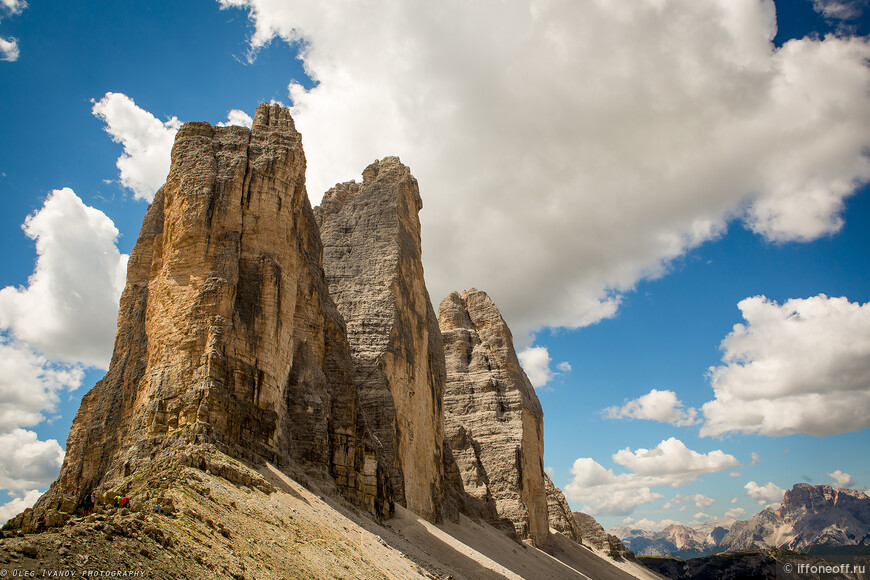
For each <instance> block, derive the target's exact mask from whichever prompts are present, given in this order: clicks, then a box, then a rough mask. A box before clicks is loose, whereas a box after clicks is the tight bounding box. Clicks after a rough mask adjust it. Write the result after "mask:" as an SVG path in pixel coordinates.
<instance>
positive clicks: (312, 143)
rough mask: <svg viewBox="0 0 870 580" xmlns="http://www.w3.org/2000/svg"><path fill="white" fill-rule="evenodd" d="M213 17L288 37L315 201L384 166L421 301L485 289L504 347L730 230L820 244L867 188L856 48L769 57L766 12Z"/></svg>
mask: <svg viewBox="0 0 870 580" xmlns="http://www.w3.org/2000/svg"><path fill="white" fill-rule="evenodd" d="M219 1H220V4H221V6H222V7H224V8H241V9H245V10H246V11H247V12H248V14H249V17H250V19H251V21H252V23H253V25H254V32H253V35H252V37H251V43H252V47H254V48H257V47H260V46H264V45H265V44H266V43H268V42H270V41H271V40H272V39H274V38H276V37H278V38H281V39H283V40H285V41H288V42H300V45H299V46H301V47H302V52H301V58H302V60H303V64H304V66H305V69H306V71H307V72H308V74H309V76H310V77H311V78H312V79H313V80H314V81H316V84H315V86H314V87H313V88H311V89H305V88H303V87H302V86H301V85H299V84H297V83H292V84H291V85H290V88H289V93H290V96H291V98H292V101H293V107H292V112H293V115H294V118H295V120H296V125H297V127H298V128H299V130H300V131H301V133H302V135H303V139H304V142H305V151H306V156H307V159H308V191H309V194H310V195H311V196H312V201H313V202H315V203H317V202H318V200H319V197H320V195H321V194H322V192H324V191H325V190H326V189H327V188H329V187H330V186H332V185H333V184H334V183H335V182H337V181H343V180H346V179H351V178H353V177H355V176H356V175H358V174H359V171H360V169H361V168H363V167H365V166H366V165H367V164H368V163H370V162H371V160H372V159H375V158H380V157H383V156H385V155H388V154H396V155H400V156H401V158H402V160H403V162H405V163H406V164H408V165H409V166H410V167H411V169H412V170H413V171H414V173H415V175H416V177H417V178H418V180H419V183H420V187H421V190H422V194H423V199H424V203H425V206H424V208H423V211H422V213H421V219H422V221H423V227H424V237H423V238H424V242H423V243H424V259H425V261H426V274H427V282H428V285H429V288H430V292H431V293H432V295H433V296H435V297H439V296H444V295H446V294H447V293H448V292H450V291H451V290H453V289H455V288H463V287H471V286H476V287H481V288H486V289H487V291H488V292H489V294H490V295H491V296H493V299H494V300H496V301H497V302H498V304H499V308H500V309H501V311H502V312H503V313H504V315H505V318H506V319H507V320H508V321H509V323H510V324H511V326H512V328H513V329H514V331H515V333H516V334H518V335H520V336H522V335H524V334H525V333H527V332H528V331H530V330H534V329H535V328H539V327H543V326H566V327H577V326H583V325H588V324H592V323H594V322H596V321H598V320H601V319H602V318H606V317H609V316H613V315H614V313H615V312H616V310H617V308H618V306H619V304H620V295H621V294H622V293H623V292H625V291H627V290H630V289H632V288H633V287H634V285H635V284H636V283H637V281H638V280H640V279H642V278H644V277H655V276H659V275H661V274H662V273H663V272H664V271H665V269H666V266H667V264H668V262H669V261H670V260H672V259H674V258H675V257H678V256H680V255H683V254H684V253H685V252H686V251H687V250H689V249H690V248H693V247H695V246H697V245H699V244H701V243H703V242H704V241H706V240H710V239H712V238H715V237H716V236H718V235H720V234H721V233H722V232H723V231H724V228H725V227H726V225H727V223H728V222H729V220H732V219H740V218H743V219H745V221H746V223H747V224H748V225H749V227H751V228H752V229H753V230H754V231H756V232H758V233H759V234H761V235H764V236H766V237H767V238H768V239H771V240H811V239H815V238H817V237H819V236H824V235H828V234H830V233H832V232H835V231H837V230H838V229H839V228H840V227H841V225H842V219H841V217H840V214H841V212H842V210H843V200H844V199H845V198H847V197H848V196H850V195H851V194H852V193H854V191H855V190H856V188H857V187H859V186H860V185H861V184H862V183H865V182H866V181H868V180H870V162H868V158H867V156H866V152H867V151H868V148H870V133H868V132H867V131H866V127H867V126H868V125H870V69H868V66H867V59H868V58H870V42H868V40H867V39H865V38H849V37H843V36H842V35H840V36H834V35H832V36H829V37H825V38H824V39H814V38H804V39H799V40H793V41H791V42H788V43H787V44H785V45H784V46H782V47H780V48H777V47H775V46H774V45H773V43H772V39H773V37H774V35H775V33H776V15H775V14H776V11H775V6H774V3H773V2H772V0H642V1H638V2H631V3H628V4H626V3H620V2H572V1H569V0H553V1H546V2H542V1H540V0H520V1H516V2H501V3H492V2H490V3H479V2H464V1H461V0H446V1H443V2H434V3H433V2H426V1H424V0H376V1H375V2H374V3H343V4H342V5H341V7H340V8H339V9H337V8H336V7H335V6H334V5H333V4H332V3H329V2H303V1H302V0H219ZM492 240H499V243H498V244H493V243H492ZM505 264H511V267H510V268H505V267H504V265H505ZM518 272H519V273H521V275H518V274H517V273H518Z"/></svg>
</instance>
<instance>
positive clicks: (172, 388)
mask: <svg viewBox="0 0 870 580" xmlns="http://www.w3.org/2000/svg"><path fill="white" fill-rule="evenodd" d="M321 255H322V247H321V243H320V239H319V237H318V230H317V225H316V223H315V220H314V214H313V212H312V209H311V206H310V203H309V201H308V197H307V194H306V191H305V156H304V153H303V151H302V145H301V137H300V135H299V133H298V132H296V130H295V128H294V124H293V120H292V118H291V117H290V114H289V112H288V111H287V110H286V109H284V108H282V107H279V106H277V105H266V104H263V105H260V107H258V109H257V113H256V115H255V120H254V123H253V127H252V128H251V129H250V130H248V129H245V128H243V127H213V126H211V125H209V124H207V123H187V124H185V125H184V126H182V127H181V129H180V130H179V131H178V134H177V136H176V139H175V144H174V146H173V149H172V164H171V169H170V172H169V176H168V178H167V181H166V184H165V185H164V186H163V188H161V190H160V191H159V192H158V194H157V195H156V196H155V199H154V202H153V203H152V205H151V206H150V207H149V209H148V211H147V214H146V216H145V219H144V222H143V227H142V231H141V234H140V237H139V239H138V241H137V243H136V246H135V248H134V249H133V251H132V253H131V257H130V262H129V266H128V272H127V285H126V287H125V290H124V292H123V295H122V298H121V307H120V312H119V317H118V331H117V333H116V340H115V348H114V354H113V357H112V362H111V365H110V368H109V371H108V372H107V374H106V376H105V378H104V379H103V380H101V381H100V382H99V383H98V384H97V385H96V386H95V387H94V388H93V389H92V390H91V391H90V392H89V393H87V394H86V395H85V396H84V397H83V399H82V405H81V408H80V410H79V412H78V415H77V416H76V419H75V421H74V423H73V426H72V429H71V431H70V436H69V440H68V442H67V453H66V458H65V461H64V465H63V468H62V471H61V474H60V477H59V478H58V480H57V482H55V484H54V485H53V486H52V489H51V490H50V492H49V493H48V494H47V496H46V497H44V498H43V500H44V502H50V501H52V497H53V496H54V495H57V494H68V493H70V492H71V491H73V490H76V489H79V490H86V489H92V488H100V489H104V488H109V487H111V486H112V485H116V484H117V483H118V482H119V481H122V480H123V479H124V478H125V477H127V476H129V475H130V474H132V473H133V472H135V471H136V470H137V469H140V468H142V467H143V466H144V465H146V464H151V463H153V462H154V461H156V460H157V459H156V458H159V457H163V456H166V455H173V456H175V457H176V458H177V456H178V455H186V456H189V457H194V456H196V455H197V452H195V451H193V449H194V448H195V447H197V446H202V445H211V446H215V447H216V448H217V449H220V450H223V451H224V452H225V453H228V454H230V455H232V456H234V457H238V458H242V459H246V460H250V461H257V462H261V461H263V460H267V461H271V462H273V463H275V464H277V465H279V466H289V465H291V464H292V465H302V466H303V467H305V469H311V470H313V471H314V472H315V473H322V474H323V476H325V477H327V478H329V476H331V478H332V479H334V482H335V484H336V485H337V486H338V487H339V488H340V489H341V490H342V492H343V493H344V494H345V495H346V496H347V497H349V498H350V499H352V500H354V501H357V502H359V503H362V504H363V505H366V506H367V507H368V508H369V509H370V510H371V511H372V512H374V513H377V514H379V515H383V514H386V513H387V512H389V510H390V509H391V508H390V505H391V504H390V500H389V486H388V484H387V482H385V480H384V479H383V472H382V470H380V471H379V468H378V462H377V461H376V460H375V455H376V451H377V444H376V441H375V440H374V439H371V438H368V437H367V436H366V427H365V423H364V420H363V419H362V416H361V415H360V413H359V408H358V401H357V397H356V389H355V386H354V383H353V368H352V362H351V358H350V350H349V347H348V344H347V341H346V338H345V329H344V321H343V320H342V318H341V316H340V315H339V313H338V311H337V310H336V308H335V305H334V303H333V302H332V300H331V298H330V296H329V293H328V292H327V289H326V283H325V279H324V274H323V270H322V269H321ZM191 461H192V460H191Z"/></svg>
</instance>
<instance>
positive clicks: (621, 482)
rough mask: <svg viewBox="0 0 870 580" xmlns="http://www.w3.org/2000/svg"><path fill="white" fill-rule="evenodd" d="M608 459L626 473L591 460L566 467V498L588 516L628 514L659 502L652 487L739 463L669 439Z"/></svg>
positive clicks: (686, 480)
mask: <svg viewBox="0 0 870 580" xmlns="http://www.w3.org/2000/svg"><path fill="white" fill-rule="evenodd" d="M612 459H613V462H614V463H616V464H618V465H622V466H623V467H626V468H627V469H628V470H629V472H628V473H620V474H616V473H614V472H613V470H612V469H606V468H605V467H604V466H602V465H601V464H600V463H598V462H597V461H595V460H594V459H592V458H590V457H581V458H579V459H577V460H576V461H575V462H574V465H573V466H572V468H571V474H572V475H573V478H572V480H571V482H570V483H569V484H568V485H566V486H565V497H567V498H568V499H569V500H571V501H576V502H581V503H583V508H582V511H584V512H587V513H589V514H592V515H627V514H630V513H631V512H632V511H633V510H634V509H635V508H636V507H637V506H639V505H642V504H646V503H651V502H654V501H656V500H659V499H663V498H664V496H663V495H662V494H660V493H657V492H654V491H652V489H651V488H653V487H657V486H665V485H667V486H671V487H679V486H680V485H684V484H687V483H690V482H692V481H696V480H697V479H698V477H699V476H700V475H703V474H705V473H714V472H716V471H722V470H723V469H728V468H729V467H730V466H733V465H736V464H738V461H737V459H736V458H734V457H733V456H732V455H728V454H726V453H724V452H722V451H721V450H716V451H711V452H709V453H706V454H703V453H698V452H697V451H693V450H691V449H689V448H687V447H686V446H685V444H684V443H683V442H682V441H680V440H679V439H675V438H673V437H672V438H670V439H667V440H665V441H662V442H661V443H659V444H658V445H657V446H656V447H655V448H653V449H638V450H637V451H635V452H632V451H631V449H629V448H625V449H622V450H620V451H618V452H616V453H614V454H613V456H612ZM680 497H682V496H680ZM692 498H693V499H692V501H695V500H697V502H700V503H701V504H704V503H706V502H707V501H708V500H709V498H705V497H704V496H692Z"/></svg>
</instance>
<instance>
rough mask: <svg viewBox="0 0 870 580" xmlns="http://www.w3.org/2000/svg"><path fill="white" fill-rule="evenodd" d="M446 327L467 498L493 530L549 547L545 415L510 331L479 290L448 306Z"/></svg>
mask: <svg viewBox="0 0 870 580" xmlns="http://www.w3.org/2000/svg"><path fill="white" fill-rule="evenodd" d="M438 322H439V325H440V327H441V332H442V335H443V337H444V351H445V358H446V362H447V386H446V389H445V392H444V424H445V438H446V441H447V444H448V445H449V447H450V450H451V454H452V456H453V459H454V460H455V462H456V465H457V469H458V471H459V475H460V478H461V481H462V486H463V492H464V493H465V494H466V495H467V496H469V498H471V499H472V500H474V501H475V502H476V504H477V506H478V512H479V513H481V514H484V515H486V516H488V519H489V520H490V521H491V522H492V523H494V524H496V525H498V524H500V523H502V522H503V521H505V520H506V521H507V522H509V523H510V524H511V525H512V526H513V528H514V530H515V532H516V534H517V535H518V536H519V537H521V538H530V539H532V540H533V541H534V542H535V544H536V545H539V546H541V545H545V544H547V542H548V538H549V525H548V513H547V497H546V490H545V482H544V476H545V474H544V466H543V454H544V425H543V418H544V413H543V411H542V410H541V404H540V402H539V401H538V397H537V395H536V394H535V389H534V387H532V385H531V383H530V382H529V379H528V378H527V377H526V374H525V373H524V372H523V369H522V367H520V363H519V360H518V359H517V355H516V352H515V350H514V346H513V338H512V337H511V333H510V330H509V329H508V327H507V324H505V321H504V319H503V318H502V316H501V313H499V311H498V308H497V307H496V306H495V304H494V303H493V302H492V300H491V299H490V298H489V296H487V294H486V293H485V292H481V291H479V290H476V289H471V290H467V291H465V292H463V293H461V294H459V293H456V292H454V293H452V294H450V295H449V296H448V297H447V298H445V299H444V300H443V301H442V302H441V305H440V307H439V312H438Z"/></svg>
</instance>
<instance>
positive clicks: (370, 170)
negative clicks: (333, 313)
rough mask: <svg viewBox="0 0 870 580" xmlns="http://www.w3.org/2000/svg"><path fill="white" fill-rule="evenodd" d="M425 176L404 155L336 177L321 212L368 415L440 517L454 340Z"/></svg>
mask: <svg viewBox="0 0 870 580" xmlns="http://www.w3.org/2000/svg"><path fill="white" fill-rule="evenodd" d="M421 207H422V201H421V199H420V193H419V188H418V186H417V180H416V179H414V177H413V176H412V175H411V173H410V171H409V170H408V168H407V167H406V166H404V165H402V163H401V162H400V161H399V159H398V158H397V157H387V158H385V159H383V160H381V161H376V162H375V163H373V164H371V165H370V166H368V167H367V168H366V169H365V171H364V172H363V182H362V183H356V182H348V183H342V184H339V185H336V186H335V187H334V188H332V189H331V190H329V191H328V192H327V193H326V194H325V195H324V197H323V202H322V204H321V205H320V207H318V208H315V214H316V216H317V221H318V224H319V226H320V234H321V238H322V240H323V247H324V258H323V260H324V261H323V266H324V269H325V271H326V279H327V283H328V286H329V292H330V294H331V296H332V297H333V299H334V300H335V303H336V305H337V306H338V309H339V311H340V312H341V314H342V315H343V316H344V318H345V320H346V321H347V336H348V342H349V344H350V348H351V353H352V356H353V362H354V370H355V382H356V386H357V390H358V393H359V400H360V404H361V407H362V410H363V413H364V415H365V416H366V419H367V421H368V424H369V426H370V428H371V429H372V432H373V433H374V434H375V435H376V437H377V438H378V440H379V441H380V443H381V444H382V446H383V450H384V457H385V461H386V464H387V465H389V466H390V474H391V480H392V483H393V489H394V492H395V494H396V496H395V497H396V500H397V501H399V502H401V503H404V504H405V505H406V506H407V507H408V509H410V510H411V511H413V512H415V513H417V514H420V515H422V516H423V517H425V518H427V519H429V520H432V521H435V520H437V519H438V518H439V517H440V516H439V512H440V505H441V500H442V495H443V489H442V487H443V477H444V476H443V467H442V458H441V451H442V448H441V446H442V441H443V414H442V409H441V399H442V394H443V389H444V380H445V370H444V350H443V344H442V342H441V333H440V331H439V329H438V323H437V318H436V316H435V311H434V309H433V308H432V303H431V301H430V300H429V293H428V292H427V290H426V285H425V283H424V281H423V265H422V261H421V248H420V221H419V218H418V215H417V214H418V212H419V211H420V208H421Z"/></svg>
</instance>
